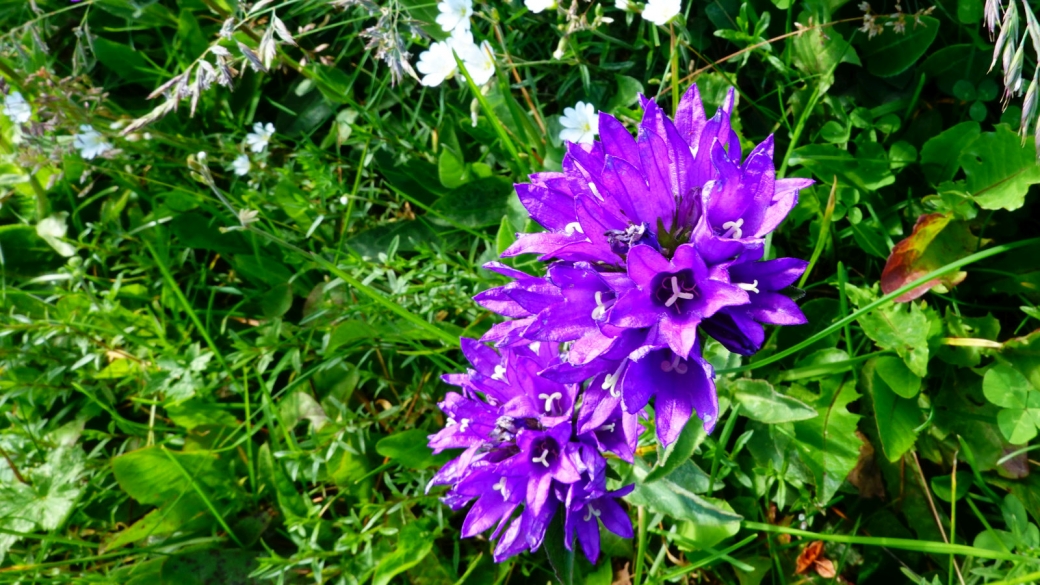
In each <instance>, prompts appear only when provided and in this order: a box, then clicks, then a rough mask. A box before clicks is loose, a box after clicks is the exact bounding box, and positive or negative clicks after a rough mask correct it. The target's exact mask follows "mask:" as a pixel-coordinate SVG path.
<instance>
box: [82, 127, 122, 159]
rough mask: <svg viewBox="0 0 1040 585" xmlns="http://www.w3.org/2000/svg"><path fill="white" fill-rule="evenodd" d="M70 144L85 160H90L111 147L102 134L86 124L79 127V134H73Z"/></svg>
mask: <svg viewBox="0 0 1040 585" xmlns="http://www.w3.org/2000/svg"><path fill="white" fill-rule="evenodd" d="M72 146H73V147H75V148H76V150H78V151H79V155H80V156H82V157H83V158H85V159H86V160H92V159H94V158H95V157H98V156H100V155H102V154H104V153H105V152H106V151H108V150H111V149H112V145H111V144H109V143H108V142H106V141H105V138H104V136H102V135H101V133H100V132H98V131H97V130H95V129H94V128H92V127H91V126H89V125H87V124H83V125H82V126H80V127H79V134H75V135H73V137H72Z"/></svg>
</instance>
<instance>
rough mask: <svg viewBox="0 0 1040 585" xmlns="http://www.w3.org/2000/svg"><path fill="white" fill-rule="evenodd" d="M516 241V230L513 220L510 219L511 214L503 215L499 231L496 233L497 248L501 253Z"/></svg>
mask: <svg viewBox="0 0 1040 585" xmlns="http://www.w3.org/2000/svg"><path fill="white" fill-rule="evenodd" d="M515 241H516V230H515V229H514V228H513V222H511V221H509V215H505V216H503V217H502V223H500V224H498V233H497V234H495V250H496V251H497V252H498V253H499V254H500V255H501V254H502V252H505V251H506V249H507V248H509V246H512V245H513V242H515Z"/></svg>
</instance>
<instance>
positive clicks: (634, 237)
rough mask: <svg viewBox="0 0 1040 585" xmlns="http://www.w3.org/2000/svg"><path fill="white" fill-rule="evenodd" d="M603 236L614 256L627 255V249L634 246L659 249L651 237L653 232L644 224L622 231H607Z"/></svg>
mask: <svg viewBox="0 0 1040 585" xmlns="http://www.w3.org/2000/svg"><path fill="white" fill-rule="evenodd" d="M603 235H605V236H607V243H608V244H610V249H611V251H613V252H614V253H615V254H627V253H628V250H629V248H631V247H632V246H635V245H636V244H648V245H650V246H652V247H653V248H654V249H658V248H659V246H658V245H657V243H656V242H655V240H656V238H654V237H652V236H653V232H651V231H650V230H649V229H647V226H646V224H645V223H640V224H638V225H630V226H628V227H627V228H625V229H623V230H607V231H606V232H604V233H603ZM647 236H651V237H647Z"/></svg>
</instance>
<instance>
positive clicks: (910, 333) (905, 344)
mask: <svg viewBox="0 0 1040 585" xmlns="http://www.w3.org/2000/svg"><path fill="white" fill-rule="evenodd" d="M846 290H847V292H848V293H849V299H850V300H852V302H853V304H855V305H857V306H862V305H865V304H867V303H868V302H870V301H871V300H873V298H875V297H876V296H877V294H876V292H873V291H869V290H868V289H860V288H858V287H855V286H853V285H851V284H847V285H846ZM858 321H859V324H860V326H861V327H862V328H863V332H864V333H866V335H867V337H869V338H871V339H873V340H874V342H875V343H877V345H878V347H880V348H881V349H890V350H893V351H895V352H896V353H897V354H899V357H901V358H903V361H904V362H905V363H906V365H907V367H909V368H910V371H911V372H913V373H914V374H916V375H917V376H918V377H921V378H923V377H924V376H925V374H927V373H928V334H929V329H930V326H929V323H928V317H927V316H926V315H925V313H924V311H923V310H922V309H921V307H919V306H918V305H916V304H914V303H906V304H904V305H886V306H883V307H880V308H878V309H874V310H873V311H871V312H870V313H867V314H866V315H864V316H862V317H860V318H859V319H858Z"/></svg>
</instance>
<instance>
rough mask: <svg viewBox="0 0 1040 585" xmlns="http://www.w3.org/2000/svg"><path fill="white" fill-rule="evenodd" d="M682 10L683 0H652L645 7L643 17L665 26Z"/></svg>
mask: <svg viewBox="0 0 1040 585" xmlns="http://www.w3.org/2000/svg"><path fill="white" fill-rule="evenodd" d="M680 12H682V1H681V0H650V1H649V2H647V3H646V8H643V18H645V19H647V20H649V21H650V22H652V23H654V24H656V25H657V26H664V25H666V24H668V23H669V22H670V21H671V20H672V19H673V18H675V17H676V16H678V15H679V13H680Z"/></svg>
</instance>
